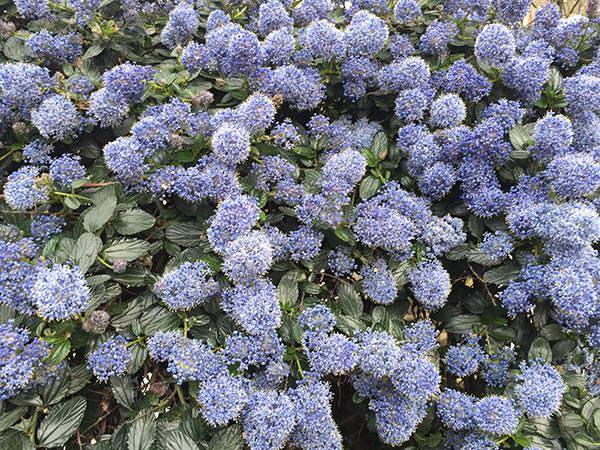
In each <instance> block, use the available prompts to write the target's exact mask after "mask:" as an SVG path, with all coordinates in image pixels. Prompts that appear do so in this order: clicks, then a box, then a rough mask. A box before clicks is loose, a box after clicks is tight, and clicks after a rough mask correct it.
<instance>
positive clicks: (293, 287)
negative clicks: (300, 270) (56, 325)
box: [277, 272, 298, 309]
mask: <svg viewBox="0 0 600 450" xmlns="http://www.w3.org/2000/svg"><path fill="white" fill-rule="evenodd" d="M277 299H278V300H279V304H280V305H281V306H282V307H283V309H288V308H290V307H292V306H293V305H294V304H295V303H296V301H297V300H298V276H297V274H296V272H288V273H286V274H285V275H284V276H283V277H281V281H279V285H278V286H277Z"/></svg>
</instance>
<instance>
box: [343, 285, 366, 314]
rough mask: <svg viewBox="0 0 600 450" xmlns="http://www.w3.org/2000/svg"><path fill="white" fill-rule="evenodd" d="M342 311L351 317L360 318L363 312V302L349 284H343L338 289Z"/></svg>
mask: <svg viewBox="0 0 600 450" xmlns="http://www.w3.org/2000/svg"><path fill="white" fill-rule="evenodd" d="M338 295H339V297H340V306H341V308H342V311H344V313H346V314H347V315H349V316H351V317H360V315H361V314H362V312H363V302H362V300H361V299H360V296H359V295H358V293H357V292H356V291H355V290H354V288H353V287H352V285H350V284H349V283H341V284H340V286H339V288H338Z"/></svg>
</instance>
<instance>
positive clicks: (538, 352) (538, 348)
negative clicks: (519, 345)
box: [528, 337, 552, 362]
mask: <svg viewBox="0 0 600 450" xmlns="http://www.w3.org/2000/svg"><path fill="white" fill-rule="evenodd" d="M528 356H529V359H536V358H542V359H543V360H544V361H546V362H551V361H552V350H551V349H550V344H549V343H548V341H547V340H546V339H544V338H543V337H538V338H536V339H535V340H534V341H533V342H532V343H531V347H529V355H528Z"/></svg>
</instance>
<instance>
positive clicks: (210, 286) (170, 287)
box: [154, 261, 219, 310]
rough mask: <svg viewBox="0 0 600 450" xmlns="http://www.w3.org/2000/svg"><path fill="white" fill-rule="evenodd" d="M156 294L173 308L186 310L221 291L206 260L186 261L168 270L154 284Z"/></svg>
mask: <svg viewBox="0 0 600 450" xmlns="http://www.w3.org/2000/svg"><path fill="white" fill-rule="evenodd" d="M154 291H155V292H156V294H157V295H158V296H159V297H160V298H161V299H162V300H163V301H164V302H165V303H166V304H167V306H168V307H169V308H171V309H175V310H181V309H183V310H185V309H191V308H194V307H196V306H198V305H200V304H202V303H204V302H205V301H206V300H207V299H208V298H210V297H212V296H213V295H215V294H216V293H217V292H218V291H219V285H218V284H217V282H216V281H215V280H214V279H213V278H212V271H211V270H210V268H209V267H208V264H206V263H205V262H204V261H198V262H193V263H192V262H185V263H183V264H182V265H180V266H179V267H177V268H176V269H174V270H171V271H170V272H166V273H165V274H164V275H163V276H162V278H161V279H160V280H159V281H158V282H157V283H156V284H155V285H154Z"/></svg>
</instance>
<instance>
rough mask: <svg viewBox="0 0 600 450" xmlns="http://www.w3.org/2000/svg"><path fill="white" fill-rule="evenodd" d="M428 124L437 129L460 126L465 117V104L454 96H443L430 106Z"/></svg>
mask: <svg viewBox="0 0 600 450" xmlns="http://www.w3.org/2000/svg"><path fill="white" fill-rule="evenodd" d="M430 116H431V117H430V119H429V121H430V123H431V125H433V126H434V127H437V128H449V127H456V126H458V125H460V124H461V123H462V122H463V120H465V118H466V117H467V109H466V107H465V103H464V102H463V101H462V100H461V98H460V97H459V96H458V95H456V94H445V95H442V96H441V97H439V98H437V99H436V100H435V101H434V102H433V103H432V104H431V111H430Z"/></svg>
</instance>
